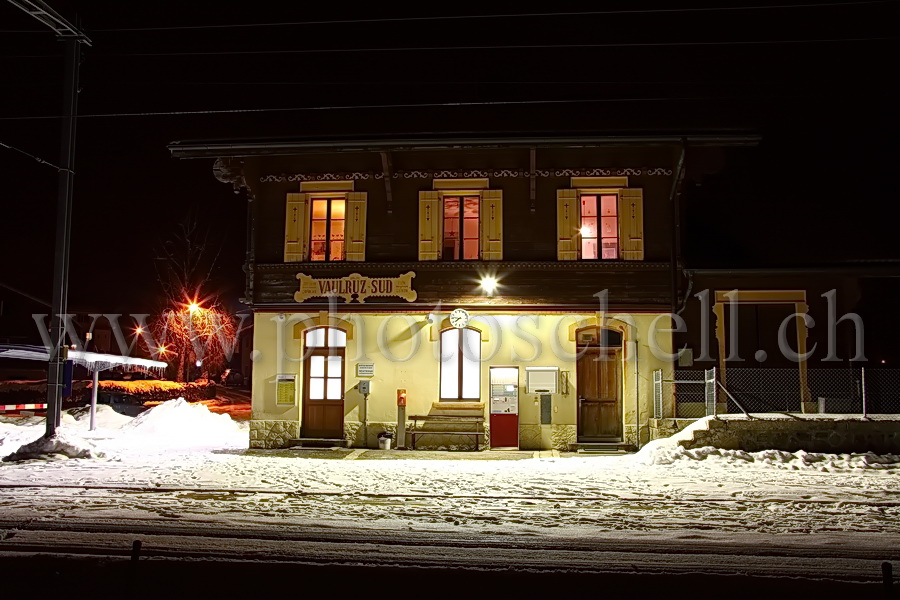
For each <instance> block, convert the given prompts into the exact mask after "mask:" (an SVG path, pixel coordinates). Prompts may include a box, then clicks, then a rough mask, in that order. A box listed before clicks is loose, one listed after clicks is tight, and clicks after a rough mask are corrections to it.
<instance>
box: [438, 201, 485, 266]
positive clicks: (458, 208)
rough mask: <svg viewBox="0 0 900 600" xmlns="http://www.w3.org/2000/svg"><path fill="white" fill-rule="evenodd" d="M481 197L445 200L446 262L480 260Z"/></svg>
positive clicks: (444, 245)
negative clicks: (479, 211)
mask: <svg viewBox="0 0 900 600" xmlns="http://www.w3.org/2000/svg"><path fill="white" fill-rule="evenodd" d="M480 202H481V198H480V197H479V196H466V197H463V198H460V197H457V196H449V197H445V198H444V239H443V246H442V248H443V251H442V256H443V258H444V260H477V259H478V258H479V248H478V246H479V236H480V232H479V220H478V207H479V204H480Z"/></svg>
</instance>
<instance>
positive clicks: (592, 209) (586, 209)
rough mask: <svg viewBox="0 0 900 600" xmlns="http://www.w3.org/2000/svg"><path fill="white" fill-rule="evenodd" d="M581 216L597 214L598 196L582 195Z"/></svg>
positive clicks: (594, 215)
mask: <svg viewBox="0 0 900 600" xmlns="http://www.w3.org/2000/svg"><path fill="white" fill-rule="evenodd" d="M581 216H582V217H596V216H597V196H582V197H581Z"/></svg>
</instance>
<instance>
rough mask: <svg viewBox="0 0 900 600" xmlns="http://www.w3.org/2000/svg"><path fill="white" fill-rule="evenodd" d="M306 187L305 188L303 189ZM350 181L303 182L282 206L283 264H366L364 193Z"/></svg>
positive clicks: (365, 198) (365, 203) (365, 201)
mask: <svg viewBox="0 0 900 600" xmlns="http://www.w3.org/2000/svg"><path fill="white" fill-rule="evenodd" d="M304 186H306V187H304ZM348 188H350V189H352V188H353V182H352V181H334V182H331V181H329V182H304V184H302V185H301V189H311V191H310V192H300V193H293V192H291V193H289V194H288V195H287V201H286V202H285V208H286V212H285V226H284V262H301V261H306V260H309V261H344V260H346V261H364V260H366V212H367V211H366V208H367V204H368V202H367V194H366V192H352V191H342V190H346V189H348Z"/></svg>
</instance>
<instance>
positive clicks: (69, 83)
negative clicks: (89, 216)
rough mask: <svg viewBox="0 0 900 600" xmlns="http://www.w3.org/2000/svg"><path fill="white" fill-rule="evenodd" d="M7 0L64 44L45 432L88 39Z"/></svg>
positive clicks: (58, 381)
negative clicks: (84, 50) (83, 48)
mask: <svg viewBox="0 0 900 600" xmlns="http://www.w3.org/2000/svg"><path fill="white" fill-rule="evenodd" d="M9 2H10V3H11V4H12V5H13V6H16V7H18V8H20V9H22V10H24V11H25V12H26V13H28V14H29V15H31V16H32V17H34V18H35V19H37V20H38V21H40V22H41V23H43V24H44V25H46V26H48V27H49V28H50V29H52V30H53V31H54V32H55V33H56V35H57V37H58V38H59V39H60V40H61V41H63V42H64V43H65V45H66V69H65V74H64V78H63V112H62V114H63V122H62V131H61V135H60V162H59V164H60V171H59V201H58V202H59V204H58V206H57V212H56V254H55V258H54V263H53V312H52V314H51V315H50V340H51V341H52V343H53V346H52V347H51V348H49V349H48V350H49V352H50V362H49V365H48V368H47V432H46V434H45V436H46V437H51V436H53V435H54V434H55V433H56V428H57V426H58V425H59V421H60V415H61V412H62V389H63V369H64V367H65V363H66V354H65V349H64V348H63V342H65V335H66V329H65V314H66V312H67V310H68V297H69V246H70V241H71V239H70V238H71V234H72V188H73V184H74V181H75V120H76V119H75V116H76V114H77V110H78V71H79V67H80V66H81V44H87V45H88V46H90V45H91V40H90V39H89V38H88V37H87V36H86V35H85V34H84V32H82V31H81V30H79V29H78V28H77V27H76V26H75V25H72V24H71V23H69V22H68V21H67V20H66V19H65V18H63V17H62V16H61V15H59V13H57V12H56V11H55V10H53V9H52V8H51V7H50V6H48V5H47V4H46V3H45V2H43V0H9Z"/></svg>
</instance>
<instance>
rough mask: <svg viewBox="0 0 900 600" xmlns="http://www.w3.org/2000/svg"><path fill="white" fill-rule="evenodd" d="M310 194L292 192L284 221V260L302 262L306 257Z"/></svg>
mask: <svg viewBox="0 0 900 600" xmlns="http://www.w3.org/2000/svg"><path fill="white" fill-rule="evenodd" d="M307 195H308V194H295V193H290V194H288V195H287V202H286V203H285V204H286V206H287V209H286V212H285V221H284V262H300V261H302V260H305V258H306V244H307V240H306V224H307V222H308V221H309V213H308V212H307V206H308V203H307V201H306V199H307Z"/></svg>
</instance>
